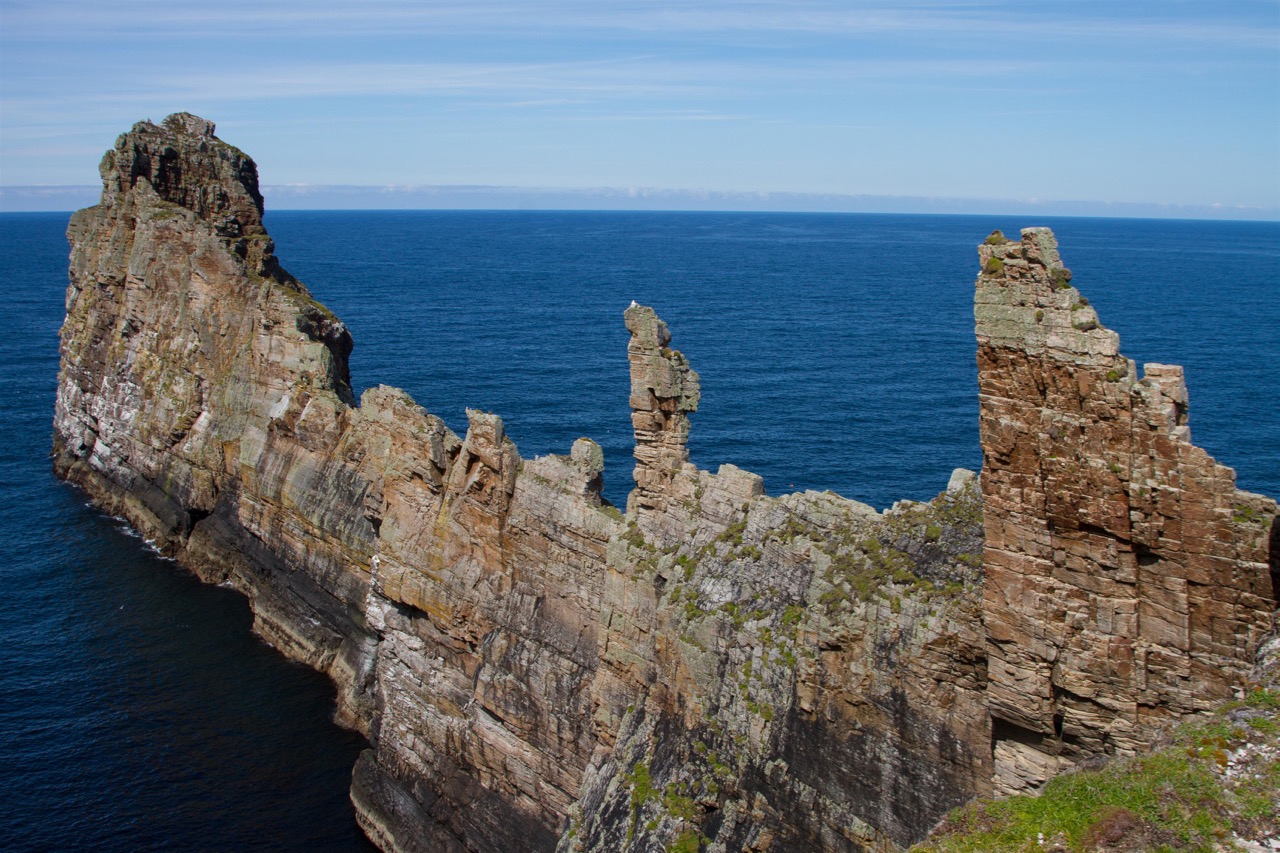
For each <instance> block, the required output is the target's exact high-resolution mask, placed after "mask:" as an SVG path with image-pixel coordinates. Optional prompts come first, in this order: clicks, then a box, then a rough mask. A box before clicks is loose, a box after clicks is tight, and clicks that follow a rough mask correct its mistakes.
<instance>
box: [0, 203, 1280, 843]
mask: <svg viewBox="0 0 1280 853" xmlns="http://www.w3.org/2000/svg"><path fill="white" fill-rule="evenodd" d="M67 218H68V215H67V214H0V271H2V272H3V280H2V282H0V287H2V288H3V293H4V298H5V302H6V304H8V305H9V308H8V309H7V311H6V312H5V316H6V317H7V318H8V319H7V321H5V326H4V329H3V333H2V334H0V413H2V415H3V418H2V420H0V423H2V424H3V431H4V436H5V441H3V442H0V483H2V484H3V493H2V494H3V500H2V501H0V541H3V542H7V543H8V548H7V553H8V555H9V556H8V558H7V559H5V560H3V561H0V591H2V594H3V602H4V603H3V606H0V790H3V791H4V794H3V796H0V849H4V850H23V851H26V850H31V851H35V850H94V851H143V850H192V851H229V850H281V851H284V850H299V851H300V850H307V851H324V850H334V851H339V850H342V851H347V850H350V851H359V850H368V849H370V847H369V846H368V844H367V843H366V842H365V841H364V839H363V838H362V836H361V835H360V832H359V830H358V828H357V827H356V824H355V820H354V817H353V814H352V810H351V806H350V804H349V802H348V800H347V786H348V782H349V777H350V771H351V766H352V763H353V762H354V760H355V757H356V755H357V754H358V752H359V751H360V750H361V749H362V748H364V747H365V746H366V744H365V743H364V742H363V741H362V740H361V738H360V737H359V736H357V735H355V734H353V733H351V732H348V731H344V730H343V729H340V728H338V727H337V726H335V725H334V724H333V723H332V722H331V715H332V710H333V691H332V689H331V688H330V686H329V685H328V683H327V681H326V680H325V679H324V678H323V677H321V676H319V675H317V674H315V673H313V672H311V671H310V670H308V669H307V668H305V667H303V666H300V665H297V664H294V663H290V662H289V661H286V660H285V659H284V658H283V657H281V656H280V655H279V654H277V653H276V652H275V651H274V650H273V649H272V648H270V647H269V646H267V645H266V644H265V643H263V642H262V641H261V640H259V639H257V638H256V637H254V636H253V635H252V634H251V633H250V630H249V626H250V622H251V617H250V613H249V610H248V607H247V605H246V603H245V601H244V599H243V598H241V597H240V596H239V595H237V594H236V593H234V592H232V591H230V590H227V589H221V588H218V587H214V586H208V585H204V584H201V583H200V582H198V581H197V580H196V579H195V578H194V577H193V576H192V575H190V574H189V573H188V572H186V571H184V570H183V569H182V568H180V567H179V566H177V565H175V564H174V563H172V562H170V561H168V560H166V559H164V558H162V557H160V556H158V555H157V554H155V553H154V552H153V551H152V549H150V548H149V546H148V545H147V543H145V542H144V541H142V540H141V539H140V538H138V536H137V535H136V534H134V533H133V532H132V531H131V530H130V529H129V528H128V526H127V525H125V524H124V523H123V522H121V521H120V520H118V519H114V518H111V517H109V516H107V515H105V514H103V513H102V512H100V511H98V510H96V509H94V508H93V507H91V506H89V505H88V504H87V501H86V496H85V495H84V494H83V493H82V492H80V491H78V490H77V489H75V488H73V487H71V486H68V485H66V484H63V483H61V482H59V481H58V480H57V479H55V478H54V476H53V474H52V473H51V469H50V460H49V449H50V436H51V421H52V416H53V399H54V388H55V383H56V376H57V370H58V339H57V334H58V328H59V326H60V324H61V321H62V316H63V312H64V303H63V298H64V291H65V288H66V282H67V274H66V267H67V244H66V238H65V235H64V232H65V229H66V225H67ZM1030 225H1049V226H1051V227H1052V228H1053V229H1054V231H1055V233H1056V234H1057V236H1058V240H1059V242H1060V244H1061V251H1062V254H1063V259H1064V262H1065V263H1066V264H1067V266H1069V267H1070V268H1071V269H1072V270H1073V272H1074V274H1075V277H1074V279H1073V284H1075V285H1077V286H1078V287H1079V288H1080V290H1081V291H1082V293H1084V294H1085V295H1086V296H1087V297H1088V299H1089V300H1090V303H1091V304H1092V305H1094V306H1095V307H1096V308H1097V311H1098V314H1099V316H1100V318H1101V320H1102V322H1103V323H1104V324H1105V325H1106V326H1108V327H1109V328H1112V329H1115V330H1116V331H1118V332H1119V333H1120V338H1121V347H1122V350H1123V351H1124V352H1125V354H1127V355H1128V356H1129V357H1131V358H1133V359H1135V360H1136V361H1137V362H1138V363H1139V364H1140V365H1141V364H1143V363H1145V362H1160V363H1166V364H1168V363H1172V364H1182V365H1184V367H1185V369H1186V375H1187V384H1188V387H1189V390H1190V398H1191V406H1190V414H1191V421H1190V422H1191V427H1192V434H1193V437H1194V439H1195V440H1196V442H1197V443H1199V444H1201V445H1202V446H1203V447H1205V448H1206V449H1207V450H1209V452H1210V453H1212V454H1213V455H1214V456H1215V457H1216V458H1218V459H1219V460H1220V461H1222V462H1224V463H1226V464H1228V465H1231V466H1232V467H1234V468H1235V469H1236V472H1237V476H1238V485H1239V486H1240V487H1241V488H1246V489H1249V490H1252V491H1258V492H1262V493H1264V494H1268V495H1271V496H1273V497H1276V496H1280V391H1278V390H1277V389H1278V386H1280V223H1274V222H1271V223H1261V222H1204V221H1180V220H1135V219H1086V218H1061V219H1055V218H1040V219H1031V218H1027V217H1002V216H909V215H881V214H874V215H873V214H866V215H862V214H796V213H788V214H772V213H651V212H645V213H629V212H548V211H528V212H526V211H505V212H497V211H490V212H460V211H452V212H427V211H422V212H352V211H342V212H301V211H281V212H274V213H270V214H269V215H268V216H267V227H268V229H269V230H270V232H271V234H272V236H273V237H274V239H275V241H276V247H277V254H278V256H279V258H280V260H281V262H282V263H283V265H284V266H285V267H286V268H287V269H288V270H290V271H291V272H292V273H293V274H294V275H295V276H297V277H298V278H299V279H301V280H302V281H303V282H304V283H306V285H307V286H308V287H309V288H310V289H311V291H312V293H313V294H314V295H315V297H316V298H318V299H319V300H320V301H322V302H324V303H326V304H327V305H328V306H329V307H330V308H332V309H333V310H334V311H335V312H336V313H337V314H338V315H339V316H340V317H341V318H343V320H344V321H345V322H346V323H347V325H348V327H349V328H350V330H351V333H352V335H353V337H354V339H355V351H354V353H353V354H352V358H351V373H352V380H353V385H354V386H355V389H356V391H357V393H359V392H361V391H362V390H364V389H366V388H369V387H372V386H374V385H377V384H380V383H385V384H389V385H394V386H399V387H402V388H405V389H406V390H408V391H409V392H410V393H411V394H412V395H413V396H414V398H415V399H416V400H417V401H418V402H419V403H420V404H421V405H422V406H424V407H425V408H426V409H428V410H429V411H431V412H433V413H435V414H437V415H439V416H440V417H441V418H443V419H444V420H445V422H446V423H447V424H449V425H450V427H452V428H453V429H454V430H455V431H457V432H459V433H460V434H461V433H462V432H463V431H464V430H465V429H466V422H467V420H466V410H467V408H472V409H478V410H482V411H488V412H495V413H497V414H499V415H501V416H502V418H503V420H504V422H505V424H506V429H507V434H508V435H509V436H510V437H511V439H512V440H513V441H515V443H516V445H517V446H518V448H519V449H520V452H521V454H522V455H523V456H525V457H526V458H527V457H531V456H535V455H543V454H547V453H567V452H568V451H569V448H570V446H571V445H572V443H573V442H574V440H575V439H577V438H579V437H581V436H587V437H590V438H593V439H595V440H596V441H597V442H599V443H600V444H601V446H602V447H603V448H604V451H605V457H606V469H605V495H606V497H607V498H608V499H609V500H610V501H612V502H613V503H615V504H617V505H619V506H622V505H625V501H626V495H627V493H628V491H629V488H630V485H631V478H630V472H631V458H630V454H631V449H632V437H631V426H630V420H629V411H628V407H627V396H628V386H629V383H628V374H627V360H626V345H627V332H626V329H625V328H624V326H623V322H622V314H623V311H624V310H625V309H626V307H627V306H628V305H629V304H630V303H631V301H632V300H635V301H637V302H639V303H641V304H647V305H652V306H653V307H654V308H655V309H656V310H657V312H658V314H659V315H660V316H661V317H663V318H664V319H665V320H666V322H667V323H668V325H669V326H670V329H671V333H672V338H673V340H672V344H671V345H672V346H673V347H674V348H676V349H679V350H681V351H682V352H684V354H685V355H686V356H687V357H688V358H689V360H690V362H691V363H692V365H693V367H694V368H695V369H696V370H697V371H698V372H699V374H701V379H702V401H701V404H700V406H699V409H698V411H697V413H696V414H694V415H693V416H692V433H691V436H690V454H691V457H692V460H693V461H694V462H695V463H696V464H697V465H698V466H699V467H701V468H705V469H709V470H713V471H714V470H716V469H717V468H718V467H719V466H720V465H722V464H726V463H729V464H733V465H737V466H738V467H740V468H745V469H747V470H750V471H754V472H756V473H758V474H760V475H761V476H763V478H764V483H765V489H766V491H768V492H769V493H770V494H782V493H786V492H790V491H798V490H805V489H815V490H832V491H834V492H837V493H839V494H841V495H844V496H846V497H849V498H853V499H856V500H859V501H864V502H866V503H868V504H871V505H872V506H875V507H877V508H884V507H887V506H889V505H891V504H893V503H894V502H895V501H898V500H901V499H911V500H927V499H929V498H930V497H932V496H933V495H935V494H937V493H938V492H939V491H941V490H942V489H944V488H945V487H946V484H947V480H948V477H949V476H950V474H951V472H952V470H953V469H955V468H958V467H963V468H970V469H977V468H979V467H980V466H981V461H982V460H981V453H980V449H979V445H978V429H977V413H978V403H977V382H976V368H975V363H974V339H973V313H972V292H973V281H974V277H975V275H976V272H977V253H976V249H975V247H976V245H977V244H978V243H979V242H981V241H982V239H983V238H984V237H986V235H987V234H988V233H990V232H991V231H992V230H993V229H997V228H998V229H1002V230H1003V231H1004V232H1005V233H1006V234H1008V235H1011V236H1013V235H1016V234H1017V233H1018V230H1019V229H1020V228H1021V227H1026V226H1030Z"/></svg>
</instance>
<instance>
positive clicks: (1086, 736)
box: [975, 228, 1276, 792]
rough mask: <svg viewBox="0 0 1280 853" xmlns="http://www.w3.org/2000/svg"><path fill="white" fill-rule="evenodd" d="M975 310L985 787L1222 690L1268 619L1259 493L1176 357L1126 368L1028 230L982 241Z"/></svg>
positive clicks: (1097, 750)
mask: <svg viewBox="0 0 1280 853" xmlns="http://www.w3.org/2000/svg"><path fill="white" fill-rule="evenodd" d="M980 256H981V259H982V263H983V272H982V274H981V275H980V276H979V277H978V283H977V295H976V298H975V317H976V320H977V335H978V384H979V390H980V393H981V434H982V447H983V457H984V460H985V461H984V465H983V469H982V492H983V503H984V508H985V523H986V545H985V548H984V561H985V567H986V580H985V587H984V588H985V596H984V598H985V600H984V613H985V624H986V631H987V638H988V652H989V654H990V662H989V677H990V684H989V688H988V701H989V706H990V710H991V714H992V718H993V720H994V726H993V741H994V744H995V764H996V789H997V791H1000V792H1007V791H1017V790H1025V789H1028V788H1034V787H1036V786H1038V785H1039V784H1041V783H1042V782H1044V780H1045V779H1047V778H1048V777H1050V776H1052V775H1054V774H1055V773H1056V772H1058V771H1059V770H1060V769H1062V768H1063V767H1064V766H1067V765H1069V764H1070V763H1072V762H1074V761H1077V760H1079V759H1080V758H1081V757H1085V756H1089V755H1096V754H1102V753H1106V754H1111V753H1121V754H1123V753H1131V752H1133V751H1135V750H1138V749H1140V748H1142V747H1144V746H1146V745H1148V744H1149V743H1150V741H1151V739H1152V738H1153V737H1154V736H1155V735H1156V734H1157V733H1158V732H1159V729H1160V724H1161V723H1164V722H1166V721H1168V720H1170V719H1171V718H1177V717H1179V716H1183V715H1186V714H1189V713H1192V712H1194V711H1197V710H1205V709H1208V708H1211V707H1213V706H1214V705H1216V704H1220V703H1221V702H1223V701H1225V700H1227V699H1229V698H1230V697H1231V693H1232V689H1233V688H1234V687H1236V686H1238V685H1239V684H1240V683H1241V680H1242V678H1243V675H1244V673H1245V672H1247V670H1248V668H1249V666H1250V665H1251V663H1252V654H1253V652H1254V651H1255V650H1256V649H1257V648H1258V644H1259V641H1260V639H1261V638H1262V636H1263V635H1264V634H1265V633H1266V632H1267V631H1268V630H1270V628H1271V620H1272V614H1273V612H1274V609H1275V590H1274V588H1273V585H1272V574H1271V572H1272V570H1273V567H1274V560H1275V558H1276V555H1275V554H1274V553H1272V551H1273V550H1274V548H1273V545H1274V543H1273V542H1269V540H1268V536H1269V531H1270V530H1271V528H1272V523H1271V522H1272V519H1274V517H1275V514H1276V505H1275V502H1274V501H1273V500H1271V499H1269V498H1264V497H1262V496H1261V495H1254V494H1249V493H1247V492H1242V491H1238V490H1237V489H1236V488H1235V473H1234V472H1233V471H1232V470H1231V469H1230V468H1227V467H1226V466H1224V465H1221V464H1219V463H1217V462H1215V461H1214V460H1213V459H1212V458H1211V457H1210V456H1209V455H1208V454H1207V453H1205V452H1204V451H1203V450H1202V449H1200V448H1198V447H1196V446H1195V445H1193V444H1192V443H1191V434H1190V430H1189V427H1188V425H1187V411H1188V409H1187V403H1188V401H1187V390H1186V386H1185V384H1184V383H1183V378H1182V368H1180V367H1172V366H1168V365H1163V364H1148V365H1145V366H1144V368H1143V375H1142V376H1139V375H1138V371H1137V369H1136V368H1135V365H1134V364H1133V362H1131V361H1129V360H1128V359H1126V358H1124V357H1123V356H1122V355H1121V354H1120V352H1119V338H1118V336H1117V335H1116V334H1115V333H1114V332H1112V331H1109V330H1108V329H1106V328H1104V327H1103V326H1102V325H1101V324H1100V323H1099V321H1098V317H1097V314H1096V313H1095V312H1094V310H1093V309H1092V308H1091V307H1089V304H1088V301H1087V300H1086V299H1085V298H1084V297H1083V296H1081V295H1080V292H1079V291H1078V290H1076V289H1075V288H1074V287H1072V286H1071V284H1070V281H1071V274H1070V272H1069V271H1068V270H1067V269H1066V268H1065V267H1063V265H1062V261H1061V259H1060V258H1059V256H1058V251H1057V243H1056V242H1055V240H1054V238H1053V234H1052V233H1051V232H1050V231H1049V230H1048V229H1045V228H1030V229H1026V230H1024V231H1023V232H1022V240H1021V241H1019V242H1008V241H1005V240H1004V238H1003V237H1002V235H999V234H994V235H992V237H991V238H989V239H988V241H987V242H986V243H985V244H984V245H983V246H982V247H981V249H980Z"/></svg>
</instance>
